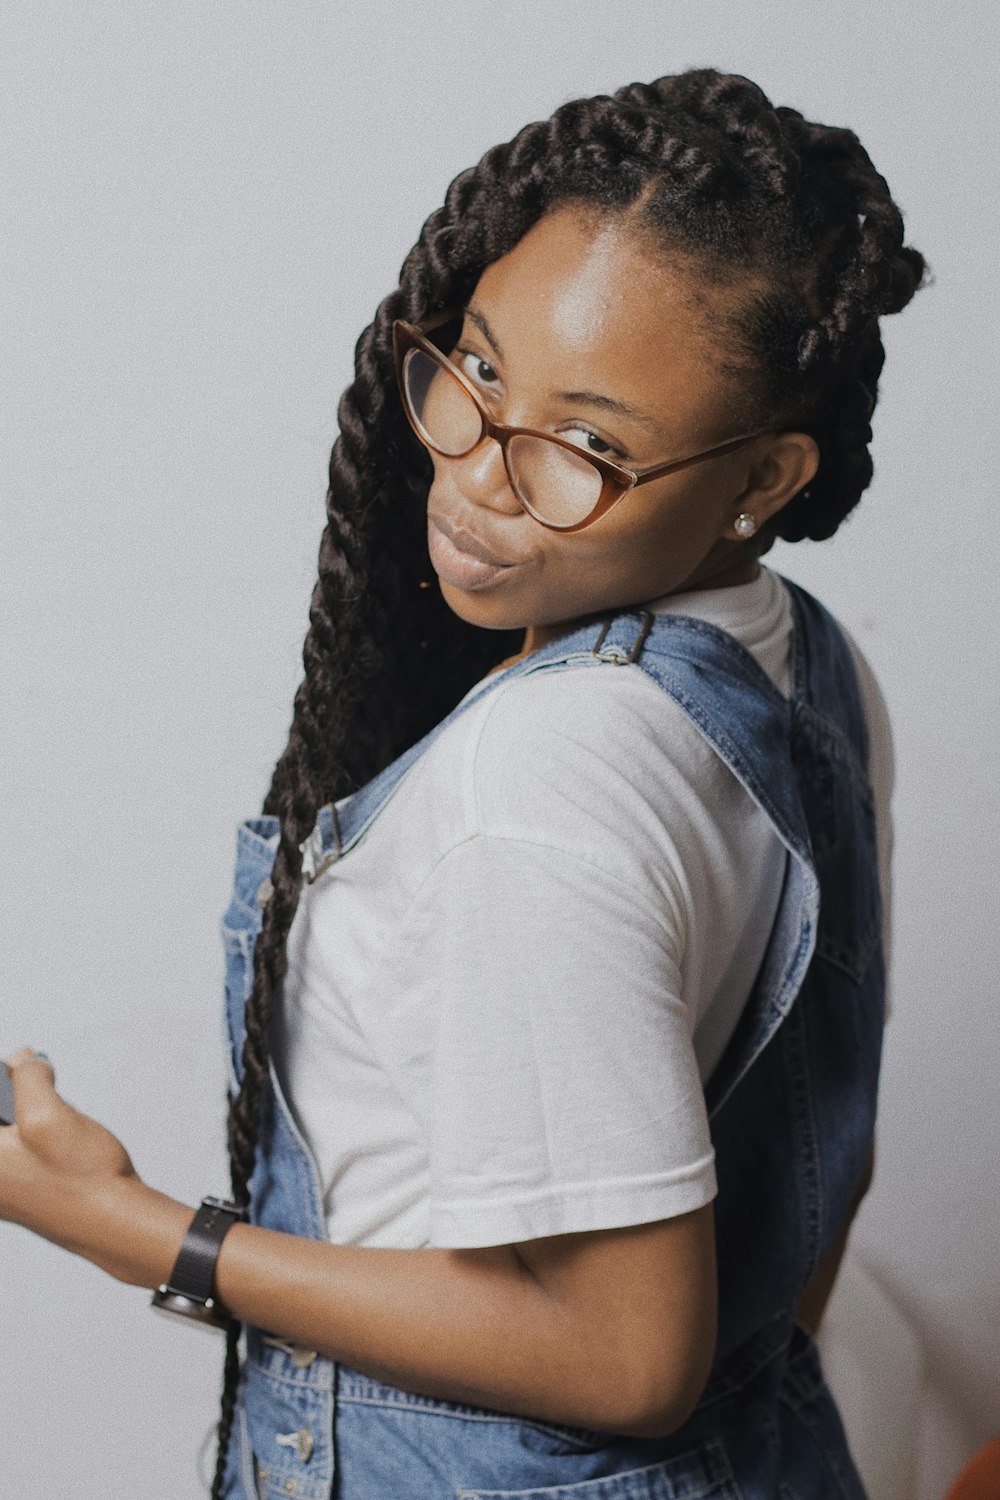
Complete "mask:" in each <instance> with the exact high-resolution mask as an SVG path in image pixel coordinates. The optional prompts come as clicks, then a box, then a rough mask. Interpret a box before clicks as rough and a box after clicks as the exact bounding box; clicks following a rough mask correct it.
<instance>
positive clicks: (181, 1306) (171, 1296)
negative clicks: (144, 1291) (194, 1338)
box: [151, 1286, 231, 1329]
mask: <svg viewBox="0 0 1000 1500" xmlns="http://www.w3.org/2000/svg"><path fill="white" fill-rule="evenodd" d="M151 1305H152V1306H153V1307H155V1308H156V1310H157V1312H163V1313H171V1314H173V1315H174V1316H175V1317H179V1318H187V1319H188V1320H189V1321H190V1322H192V1323H196V1324H200V1325H201V1327H202V1328H222V1329H226V1328H228V1327H229V1323H230V1321H231V1320H230V1319H229V1318H227V1317H226V1315H225V1313H224V1312H223V1311H222V1309H221V1307H219V1305H218V1303H216V1302H213V1300H212V1298H211V1297H209V1298H208V1300H207V1301H206V1302H198V1301H196V1300H195V1298H193V1297H185V1296H184V1294H183V1292H173V1291H171V1290H170V1288H169V1287H164V1286H161V1287H159V1288H158V1289H157V1290H156V1291H155V1292H154V1293H153V1297H152V1304H151Z"/></svg>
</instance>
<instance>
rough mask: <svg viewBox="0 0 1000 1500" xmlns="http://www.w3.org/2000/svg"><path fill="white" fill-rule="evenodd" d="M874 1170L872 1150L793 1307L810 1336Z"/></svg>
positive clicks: (823, 1306)
mask: <svg viewBox="0 0 1000 1500" xmlns="http://www.w3.org/2000/svg"><path fill="white" fill-rule="evenodd" d="M874 1171H875V1149H874V1147H873V1148H872V1151H871V1155H870V1156H869V1158H868V1162H867V1165H866V1166H865V1170H864V1172H863V1173H862V1176H861V1181H860V1182H859V1184H858V1188H857V1192H856V1193H855V1194H854V1198H853V1199H852V1201H851V1206H850V1208H849V1209H848V1211H847V1213H846V1214H845V1216H844V1222H843V1223H842V1224H841V1226H840V1228H839V1230H838V1231H837V1237H836V1239H835V1240H834V1241H833V1244H832V1245H831V1246H830V1248H829V1250H828V1251H827V1252H826V1255H825V1256H824V1257H823V1259H822V1260H821V1261H820V1263H819V1265H818V1266H817V1268H816V1274H815V1275H814V1276H813V1279H812V1281H810V1283H809V1285H808V1286H807V1287H806V1289H805V1291H804V1292H803V1293H802V1296H801V1297H800V1298H799V1301H798V1304H797V1305H796V1308H795V1316H796V1317H797V1318H798V1320H799V1322H800V1323H801V1324H802V1325H803V1326H804V1327H805V1328H808V1330H809V1332H810V1333H811V1334H813V1335H815V1333H816V1330H817V1329H818V1328H819V1325H820V1321H821V1319H822V1317H823V1313H824V1311H825V1309H826V1304H827V1302H828V1301H829V1300H830V1294H831V1292H832V1291H833V1284H834V1282H835V1281H836V1279H837V1272H838V1271H839V1270H840V1263H841V1261H842V1260H843V1258H844V1251H845V1249H846V1248H847V1241H848V1238H849V1236H850V1233H851V1225H852V1224H853V1222H854V1216H855V1214H856V1213H857V1211H858V1209H859V1208H860V1206H861V1200H862V1199H863V1198H864V1196H865V1194H866V1193H867V1191H868V1189H869V1188H870V1187H871V1182H872V1176H873V1174H874Z"/></svg>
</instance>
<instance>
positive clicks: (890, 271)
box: [212, 69, 924, 1500]
mask: <svg viewBox="0 0 1000 1500" xmlns="http://www.w3.org/2000/svg"><path fill="white" fill-rule="evenodd" d="M563 203H569V204H572V203H580V204H586V205H588V206H589V207H590V208H591V209H592V210H595V211H597V212H600V213H605V214H619V215H621V214H625V215H628V216H636V219H637V226H638V227H640V228H644V229H646V230H651V231H653V232H654V233H655V234H657V235H659V237H660V238H661V240H662V241H663V242H664V244H665V246H666V248H667V251H668V252H671V251H673V252H677V253H679V254H680V255H681V256H682V257H683V258H685V259H686V261H688V262H693V263H694V264H695V265H696V266H698V267H700V268H701V270H702V272H703V274H704V275H705V276H706V277H707V278H709V279H712V278H715V279H721V280H722V281H724V282H726V283H727V284H728V285H730V286H732V287H734V288H735V289H736V290H737V292H738V293H741V295H738V296H737V298H736V304H737V305H736V306H735V310H734V312H733V314H732V317H731V319H730V320H729V322H728V324H727V330H726V332H727V335H728V339H729V342H730V343H731V344H733V345H734V346H735V351H736V353H735V358H736V364H735V365H734V366H733V369H734V370H735V371H736V372H737V373H738V374H740V375H741V376H742V378H743V384H744V386H745V387H746V390H747V395H746V398H745V399H746V402H747V410H748V412H750V411H752V412H754V413H760V414H763V413H768V414H773V413H775V412H777V413H779V414H780V413H788V414H792V415H794V416H795V418H796V419H797V420H798V419H801V420H802V422H803V425H804V426H805V430H807V431H811V432H813V433H814V435H815V436H816V439H817V442H818V444H819V446H820V450H821V455H822V463H821V469H820V473H819V474H818V476H817V478H816V479H815V480H814V481H813V482H812V484H811V485H810V486H808V488H807V489H806V490H804V491H802V492H800V494H799V495H797V496H796V497H795V498H794V499H793V500H792V501H791V502H790V504H789V505H788V506H786V507H785V508H784V510H783V511H782V512H780V514H779V516H778V517H777V518H776V520H775V521H774V522H773V523H772V529H773V530H774V531H775V533H776V534H779V535H781V536H784V537H786V538H787V539H788V540H797V539H798V538H799V537H803V536H814V537H820V536H828V535H830V534H832V532H833V531H834V530H835V529H836V527H837V525H838V524H839V522H840V520H841V519H842V518H843V516H844V515H846V514H847V512H848V511H849V510H850V509H851V507H852V506H853V504H855V503H856V501H857V499H858V498H859V496H860V494H861V493H862V491H863V490H864V488H865V487H866V486H867V484H868V483H869V481H870V479H871V472H872V471H871V460H870V457H869V455H868V442H869V440H870V436H871V430H870V425H869V422H870V417H871V413H872V410H873V408H874V404H875V399H876V396H877V388H878V376H879V372H880V370H881V366H882V359H883V351H882V344H881V339H880V337H879V333H878V317H879V316H880V315H881V314H883V313H887V312H895V311H898V310H899V309H900V308H902V307H903V306H904V305H905V304H906V302H907V301H909V298H910V297H911V296H912V295H913V292H914V291H915V290H916V287H917V286H918V285H919V284H920V280H921V277H922V274H923V268H924V267H923V260H922V257H921V256H920V255H919V253H918V252H917V251H915V250H911V249H907V248H905V247H904V246H903V243H902V219H901V217H900V215H899V211H898V209H897V208H896V206H895V204H893V202H892V199H891V197H890V196H889V192H888V188H887V187H886V184H885V182H884V180H883V179H882V178H881V177H880V176H879V175H878V174H877V173H876V172H875V169H874V168H873V167H872V164H871V162H870V160H869V159H868V157H867V155H866V153H865V152H864V150H863V148H862V147H861V145H860V143H859V142H858V141H857V138H856V137H855V136H853V135H852V134H851V132H849V131H844V130H836V129H831V128H828V127H825V126H821V125H815V124H812V123H810V122H808V121H806V120H804V119H803V117H802V116H801V115H800V114H799V113H798V112H797V111H795V110H792V109H788V108H784V107H782V108H779V109H775V108H774V107H773V106H772V105H771V103H770V101H769V100H768V99H767V98H766V96H765V95H764V94H763V93H762V92H761V90H760V89H758V88H757V87H756V85H754V84H752V83H750V82H749V80H747V79H745V78H741V77H738V76H732V75H724V74H720V73H717V72H714V71H712V70H709V69H703V70H698V71H691V72H689V73H685V74H680V75H677V76H675V77H666V78H661V79H657V80H656V81H655V82H653V83H651V84H641V83H636V84H630V85H628V86H626V87H625V88H622V89H619V90H618V92H617V93H616V94H614V95H613V96H612V95H599V96H597V97H595V98H592V99H578V100H572V101H570V102H569V103H567V104H565V105H563V106H561V107H560V108H559V109H558V110H556V111H555V113H554V114H553V115H552V116H551V117H550V118H549V119H547V120H542V121H537V122H534V123H532V124H530V125H527V126H525V127H524V129H523V130H521V131H520V132H519V133H518V134H517V135H516V136H515V137H514V138H513V139H512V140H511V141H509V142H506V143H503V144H501V145H498V146H495V147H493V148H492V149H491V150H490V151H488V152H487V153H486V154H485V156H484V157H483V158H482V160H481V161H480V162H479V163H478V164H477V165H476V166H474V167H470V168H469V169H468V170H467V171H465V172H463V173H461V174H460V175H459V176H458V177H456V178H455V180H454V181H453V182H452V184H451V186H450V187H449V189H448V192H447V194H446V196H445V201H444V203H443V205H442V206H441V207H440V208H438V209H436V210H435V211H434V212H433V213H432V214H431V215H430V217H429V218H428V219H427V221H426V223H425V224H424V226H423V229H422V231H421V234H420V238H419V240H418V241H417V243H416V245H415V246H414V247H413V249H412V250H411V251H410V253H409V255H408V256H407V258H406V260H405V262H404V264H403V267H402V271H401V274H400V281H399V286H398V287H397V288H396V289H395V290H394V291H393V292H391V293H390V294H389V296H387V297H386V298H385V299H384V301H383V302H382V303H381V305H380V306H379V308H378V309H377V311H376V314H375V317H374V319H373V321H372V323H371V324H370V325H369V326H368V327H367V328H366V329H365V330H364V332H363V333H362V334H361V337H360V338H359V340H358V343H357V347H356V350H355V379H354V381H353V383H352V385H350V386H349V387H348V389H347V390H346V391H345V393H344V395H343V397H342V399H341V402H340V406H339V409H338V418H339V426H340V435H339V437H338V438H337V441H336V443H335V445H334V448H333V452H332V455H331V459H330V475H329V490H328V495H327V525H326V529H325V530H324V533H323V537H322V540H321V543H320V548H319V568H318V578H317V582H316V585H315V588H314V591H313V596H312V601H311V604H310V611H309V631H308V634H307V636H306V640H305V644H304V647H303V665H304V668H305V675H304V677H303V680H302V682H301V684H300V686H299V688H298V690H297V692H296V695H295V703H294V711H293V718H292V725H291V729H290V733H289V739H288V744H287V746H286V748H285V750H284V752H283V754H282V756H281V758H280V759H279V761H278V763H277V766H276V767H275V771H274V776H273V779H272V783H271V787H270V790H269V792H268V795H267V798H266V800H265V802H264V811H265V812H266V813H271V814H274V815H276V816H277V817H278V819H279V823H280V836H279V844H278V849H277V852H276V855H275V860H274V867H273V871H272V876H271V883H272V886H273V895H272V896H271V897H270V899H269V901H268V903H267V905H266V907H265V910H264V914H263V922H262V927H261V932H260V935H259V937H258V939H257V942H256V944H255V947H254V958H253V985H252V989H251V993H250V996H249V998H248V1000H247V1005H246V1015H245V1026H246V1038H245V1042H244V1047H243V1055H242V1059H241V1063H242V1085H241V1088H240V1091H239V1093H238V1094H237V1095H236V1097H235V1098H234V1099H232V1100H231V1102H230V1112H229V1124H228V1140H229V1153H230V1162H231V1175H232V1191H233V1195H234V1198H235V1199H236V1201H237V1202H239V1203H241V1204H247V1203H248V1202H249V1200H250V1197H251V1191H250V1184H251V1179H252V1176H253V1171H254V1165H255V1159H256V1151H257V1141H258V1137H259V1134H260V1127H261V1117H262V1109H263V1105H264V1101H265V1097H266V1089H267V1081H268V1069H269V1048H268V1031H269V1027H270V1024H271V1019H272V1015H273V1011H274V1007H275V1004H276V1003H277V999H278V995H279V991H280V986H281V983H282V980H283V978H284V975H285V967H286V958H285V949H286V942H287V937H288V932H289V929H290V927H291V924H292V920H293V918H294V915H295V911H296V907H297V905H298V900H299V895H300V891H301V886H302V856H301V853H300V849H299V846H300V844H301V843H302V842H303V841H304V840H305V839H306V838H307V837H308V835H309V833H310V832H311V830H312V827H313V825H314V823H315V819H316V815H317V812H318V810H319V808H320V807H322V806H323V805H324V804H325V803H327V802H330V801H334V800H336V799H337V798H338V797H341V796H343V795H345V794H346V793H348V792H350V791H353V790H354V789H356V788H357V787H360V786H362V785H364V784H365V782H367V781H368V780H369V779H370V778H371V777H372V776H374V775H375V774H377V772H378V771H379V770H381V769H382V768H383V767H384V766H385V765H387V764H389V763H390V762H391V761H392V760H393V759H394V758H395V757H396V756H397V755H399V754H400V753H401V752H402V751H403V750H404V749H405V748H406V747H407V746H408V745H410V744H413V743H414V742H415V741H416V740H417V739H419V738H420V737H421V736H422V735H423V734H424V733H426V731H427V730H429V729H430V728H431V727H432V726H433V725H434V724H436V723H438V722H439V721H440V719H441V718H442V717H444V716H445V715H446V714H447V713H448V711H449V710H450V709H451V708H452V707H453V706H454V705H455V703H456V702H457V701H458V700H459V698H461V697H462V696H463V694H464V693H465V692H467V691H468V689H469V688H470V687H471V686H472V685H473V684H474V683H475V682H476V681H477V680H478V679H479V678H480V677H481V676H482V675H483V674H484V673H485V672H486V671H488V670H489V668H490V667H492V666H494V665H495V664H496V663H497V662H498V661H500V660H501V659H502V658H503V657H504V656H505V655H507V654H509V653H510V652H512V651H514V650H516V649H517V647H518V645H519V644H520V636H521V632H520V631H488V630H483V629H480V628H479V627H476V626H472V625H469V624H467V623H466V622H464V621H462V620H460V619H459V618H458V616H456V615H455V614H454V613H453V612H452V611H451V610H450V609H449V607H448V606H447V605H446V604H445V602H444V599H443V597H442V596H441V593H440V591H439V590H438V589H437V588H436V587H433V586H431V587H428V586H427V585H428V584H429V583H431V582H432V571H433V570H432V568H431V564H430V560H429V557H428V553H427V541H426V499H427V492H428V487H429V482H430V477H431V465H430V461H429V459H428V456H427V454H426V453H425V451H424V450H423V449H422V448H421V447H420V445H419V444H418V443H417V442H416V440H415V438H414V437H413V435H412V433H411V432H410V429H409V427H408V424H407V422H406V419H405V416H404V415H403V412H402V408H401V404H400V402H399V398H398V396H397V393H396V390H395V384H394V378H393V369H392V350H391V327H392V322H393V319H395V318H397V317H404V318H407V319H408V320H410V321H415V320H418V319H420V318H421V317H423V316H424V315H426V314H427V313H429V312H432V311H436V310H438V309H443V308H448V307H457V306H460V305H461V304H462V303H463V302H465V301H466V300H467V299H468V297H469V296H470V294H471V293H472V291H473V289H474V287H475V285H476V283H477V281H478V279H479V276H480V275H481V274H482V271H483V270H484V268H485V267H486V266H487V265H489V264H490V263H491V262H492V261H494V260H496V259H498V258H499V257H501V256H502V255H504V254H506V253H507V252H508V251H509V250H511V249H512V248H513V247H514V245H515V244H517V242H518V241H519V240H520V239H521V238H522V237H523V235H524V234H525V233H526V232H527V230H528V229H529V228H530V227H531V226H532V225H533V224H534V223H536V222H537V220H538V219H539V218H540V217H541V216H542V215H543V214H544V213H546V212H547V211H549V210H550V209H552V208H553V207H555V206H557V205H559V204H563ZM720 365H721V366H722V368H723V369H726V368H728V367H727V365H726V363H725V358H724V356H723V355H722V354H721V353H720ZM239 1334H240V1327H239V1325H238V1324H235V1323H234V1324H233V1325H232V1326H231V1328H230V1331H229V1335H228V1339H227V1353H226V1374H225V1389H224V1393H223V1401H222V1412H221V1418H220V1423H219V1457H218V1463H217V1469H216V1475H215V1483H214V1486H213V1490H212V1494H213V1497H215V1500H220V1497H221V1496H222V1494H223V1478H224V1471H225V1462H226V1451H227V1448H228V1444H229V1439H230V1436H231V1430H232V1424H233V1418H234V1412H235V1402H236V1395H237V1389H238V1381H239V1351H238V1341H239Z"/></svg>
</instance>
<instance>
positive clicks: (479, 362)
mask: <svg viewBox="0 0 1000 1500" xmlns="http://www.w3.org/2000/svg"><path fill="white" fill-rule="evenodd" d="M452 359H453V360H454V363H455V364H456V366H457V367H458V369H460V370H461V372H462V374H463V375H465V376H466V377H467V378H468V379H469V380H471V381H472V382H473V383H474V384H475V385H495V384H496V383H497V382H498V381H499V379H500V376H499V375H498V374H497V372H496V370H494V368H493V366H492V365H491V364H490V362H489V360H486V359H483V357H482V355H481V354H473V352H472V350H471V349H456V351H455V353H454V354H453V356H452Z"/></svg>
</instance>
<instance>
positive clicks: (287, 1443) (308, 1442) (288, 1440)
mask: <svg viewBox="0 0 1000 1500" xmlns="http://www.w3.org/2000/svg"><path fill="white" fill-rule="evenodd" d="M274 1440H275V1442H276V1443H278V1444H279V1446H280V1447H282V1448H294V1449H295V1451H296V1453H297V1454H298V1456H299V1459H300V1461H301V1462H302V1463H304V1464H307V1463H308V1462H309V1460H310V1459H311V1458H312V1455H313V1448H314V1447H315V1443H314V1441H313V1435H312V1432H311V1431H310V1429H309V1428H308V1427H300V1428H299V1430H298V1432H279V1433H277V1434H276V1435H275V1439H274Z"/></svg>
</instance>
